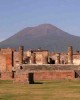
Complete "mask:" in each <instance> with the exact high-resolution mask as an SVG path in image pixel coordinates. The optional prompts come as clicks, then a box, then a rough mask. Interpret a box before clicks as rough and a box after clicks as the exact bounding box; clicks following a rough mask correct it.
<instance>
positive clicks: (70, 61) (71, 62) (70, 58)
mask: <svg viewBox="0 0 80 100" xmlns="http://www.w3.org/2000/svg"><path fill="white" fill-rule="evenodd" d="M68 64H73V49H72V46H70V47H68Z"/></svg>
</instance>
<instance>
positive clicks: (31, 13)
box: [0, 0, 80, 41]
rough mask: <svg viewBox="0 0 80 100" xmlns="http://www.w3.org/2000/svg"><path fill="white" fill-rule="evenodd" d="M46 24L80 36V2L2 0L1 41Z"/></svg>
mask: <svg viewBox="0 0 80 100" xmlns="http://www.w3.org/2000/svg"><path fill="white" fill-rule="evenodd" d="M45 23H49V24H52V25H55V26H57V27H58V28H60V29H62V30H64V31H66V32H68V33H70V34H72V35H76V36H80V0H0V41H2V40H5V39H6V38H8V37H10V36H12V35H14V34H16V33H17V32H18V31H20V30H22V29H23V28H25V27H32V26H36V25H39V24H45Z"/></svg>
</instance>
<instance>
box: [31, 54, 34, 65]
mask: <svg viewBox="0 0 80 100" xmlns="http://www.w3.org/2000/svg"><path fill="white" fill-rule="evenodd" d="M30 64H35V53H31V56H30Z"/></svg>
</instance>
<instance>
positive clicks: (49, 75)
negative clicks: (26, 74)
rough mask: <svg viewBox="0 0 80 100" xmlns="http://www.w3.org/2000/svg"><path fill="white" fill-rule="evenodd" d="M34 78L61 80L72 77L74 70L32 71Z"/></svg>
mask: <svg viewBox="0 0 80 100" xmlns="http://www.w3.org/2000/svg"><path fill="white" fill-rule="evenodd" d="M33 74H34V76H33V77H34V80H42V81H45V80H61V79H74V71H72V70H71V71H66V70H59V71H58V70H56V71H42V72H34V73H33Z"/></svg>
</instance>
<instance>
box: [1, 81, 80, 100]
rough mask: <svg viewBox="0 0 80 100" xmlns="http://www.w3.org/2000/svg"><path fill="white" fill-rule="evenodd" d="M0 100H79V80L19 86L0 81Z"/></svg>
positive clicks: (18, 84)
mask: <svg viewBox="0 0 80 100" xmlns="http://www.w3.org/2000/svg"><path fill="white" fill-rule="evenodd" d="M0 100H80V80H74V81H71V80H64V81H45V82H43V84H20V83H13V82H12V81H0Z"/></svg>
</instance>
